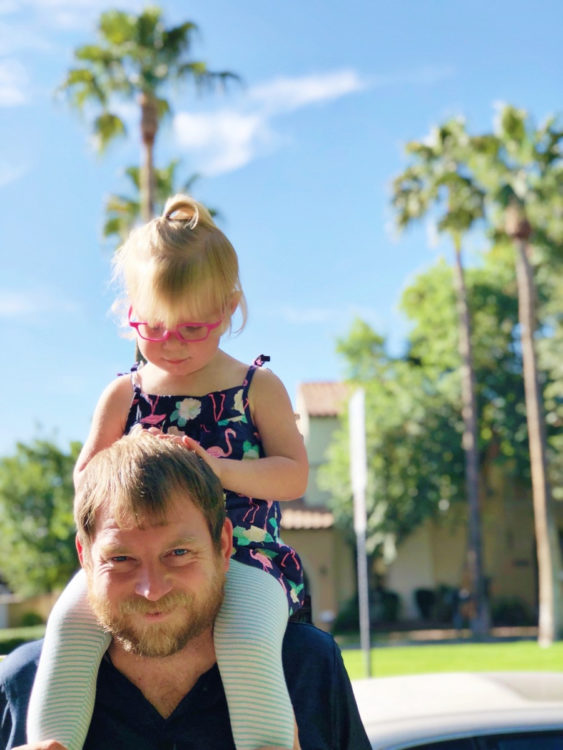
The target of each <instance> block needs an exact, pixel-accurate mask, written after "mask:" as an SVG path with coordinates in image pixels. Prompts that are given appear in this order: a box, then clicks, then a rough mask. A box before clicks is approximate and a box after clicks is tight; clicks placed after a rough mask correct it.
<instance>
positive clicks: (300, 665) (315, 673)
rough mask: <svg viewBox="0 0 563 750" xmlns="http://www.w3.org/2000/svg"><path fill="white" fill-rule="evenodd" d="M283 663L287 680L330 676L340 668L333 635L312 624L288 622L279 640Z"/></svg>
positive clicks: (338, 654)
mask: <svg viewBox="0 0 563 750" xmlns="http://www.w3.org/2000/svg"><path fill="white" fill-rule="evenodd" d="M283 665H284V670H285V673H286V678H287V679H288V683H291V680H292V678H294V677H297V676H299V679H300V681H301V680H303V679H304V678H305V679H311V680H313V681H315V680H316V679H317V678H318V679H320V680H323V679H325V680H326V679H332V677H334V676H336V675H338V674H339V673H340V672H341V671H342V669H343V664H342V657H341V654H340V649H339V648H338V646H337V644H336V642H335V640H334V638H333V637H332V636H331V635H330V634H329V633H325V631H324V630H319V629H318V628H316V627H315V626H314V625H310V624H308V623H303V622H290V623H288V626H287V630H286V632H285V637H284V641H283Z"/></svg>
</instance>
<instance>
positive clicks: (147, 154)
mask: <svg viewBox="0 0 563 750" xmlns="http://www.w3.org/2000/svg"><path fill="white" fill-rule="evenodd" d="M197 30H198V28H197V26H196V24H194V23H193V22H191V21H186V22H184V23H182V24H180V25H178V26H173V27H171V28H166V27H165V26H164V23H163V20H162V11H161V9H160V8H158V7H148V8H145V10H143V11H142V12H141V13H140V14H139V15H134V14H130V13H127V12H124V11H120V10H108V11H105V12H104V13H102V14H101V16H100V19H99V22H98V39H97V43H96V44H85V45H82V46H80V47H78V48H77V49H76V50H75V52H74V56H75V60H76V62H77V66H76V67H73V68H71V69H70V70H69V72H68V74H67V76H66V79H65V80H64V82H63V83H62V85H61V87H60V89H61V90H62V91H63V92H66V93H67V94H68V96H69V99H70V101H71V103H72V104H73V105H74V106H76V107H77V108H78V109H79V110H83V109H84V107H85V105H86V104H94V105H95V107H96V109H97V110H98V115H97V116H96V118H95V119H94V123H93V129H94V135H95V138H96V142H97V144H98V146H99V148H100V150H103V149H104V148H105V147H106V146H107V145H108V143H109V142H110V141H112V140H113V139H114V138H115V137H117V136H120V135H124V134H125V132H126V128H125V123H124V122H123V119H122V118H121V117H120V116H119V115H118V114H117V112H116V109H115V105H116V104H119V103H120V102H126V103H129V102H131V101H134V102H136V103H137V104H138V106H139V108H140V111H141V121H140V126H141V127H140V134H141V143H142V158H141V168H140V188H141V201H140V202H141V216H142V218H143V221H149V220H150V219H151V218H152V216H153V212H154V202H155V194H154V191H155V175H154V158H153V152H154V144H155V139H156V136H157V133H158V129H159V125H160V122H161V120H162V118H163V117H164V116H165V115H167V114H170V112H171V106H170V101H169V99H168V98H167V94H168V91H169V85H170V83H171V82H173V81H178V82H183V81H187V80H191V81H192V82H193V83H194V84H195V86H196V87H197V88H198V89H200V90H201V89H203V88H207V89H211V88H213V87H214V86H216V85H219V86H223V87H224V86H225V85H226V84H227V83H228V82H229V81H231V80H238V76H236V75H235V74H234V73H231V72H229V71H219V72H217V71H211V70H209V69H208V67H207V64H206V63H205V62H202V61H200V60H193V59H190V56H189V53H190V48H191V46H192V40H193V37H194V34H195V33H196V32H197Z"/></svg>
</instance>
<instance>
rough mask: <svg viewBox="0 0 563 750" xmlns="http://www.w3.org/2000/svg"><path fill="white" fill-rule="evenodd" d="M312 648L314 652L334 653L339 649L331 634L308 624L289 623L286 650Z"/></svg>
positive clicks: (286, 633)
mask: <svg viewBox="0 0 563 750" xmlns="http://www.w3.org/2000/svg"><path fill="white" fill-rule="evenodd" d="M295 648H298V649H300V650H301V649H303V648H310V649H312V650H313V651H314V652H320V653H325V654H327V655H328V654H332V653H334V649H335V648H338V647H337V646H336V643H335V641H334V638H333V637H332V636H331V635H330V633H326V632H325V631H324V630H319V628H317V627H315V626H314V625H311V624H310V623H307V622H289V623H288V625H287V630H286V631H285V638H284V649H295Z"/></svg>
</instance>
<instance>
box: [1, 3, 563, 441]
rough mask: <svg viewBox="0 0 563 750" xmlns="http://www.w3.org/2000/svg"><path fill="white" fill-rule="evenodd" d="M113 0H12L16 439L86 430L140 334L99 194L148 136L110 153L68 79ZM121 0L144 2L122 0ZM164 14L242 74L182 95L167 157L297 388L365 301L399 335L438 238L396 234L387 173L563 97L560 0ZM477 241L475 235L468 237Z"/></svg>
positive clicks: (180, 6) (257, 343)
mask: <svg viewBox="0 0 563 750" xmlns="http://www.w3.org/2000/svg"><path fill="white" fill-rule="evenodd" d="M113 5H114V3H110V2H104V1H103V0H0V143H1V144H2V145H1V150H0V206H1V208H0V213H1V224H0V259H1V266H0V269H1V274H0V324H1V330H2V331H3V333H4V339H3V342H2V352H3V354H2V368H1V372H2V393H3V399H2V401H3V404H2V419H1V421H0V453H2V454H6V453H10V452H11V451H12V450H13V447H14V444H15V442H16V440H23V441H27V440H29V439H31V438H32V437H33V436H34V435H38V434H41V435H43V436H47V437H49V438H54V439H56V440H57V441H58V442H59V443H60V444H62V445H64V444H66V442H67V441H68V440H69V439H79V440H83V439H84V438H85V436H86V434H87V431H88V425H89V421H90V417H91V414H92V410H93V408H94V405H95V403H96V400H97V398H98V395H99V393H100V391H101V389H102V388H103V387H104V385H105V384H106V383H107V382H108V381H109V380H110V379H111V378H112V377H113V376H114V375H115V374H116V373H117V372H120V371H123V370H125V369H127V368H128V366H129V365H130V363H131V360H132V346H131V342H129V341H127V340H125V339H123V338H120V336H119V333H118V330H117V328H116V326H115V323H114V321H113V319H112V318H111V317H110V316H109V315H108V310H109V307H110V304H111V301H112V293H111V290H109V289H108V286H107V280H108V277H109V259H110V257H111V248H110V247H108V246H104V244H103V242H102V240H101V226H102V220H103V203H104V198H105V196H107V195H108V193H110V192H120V191H123V190H124V189H125V183H124V181H123V177H122V169H123V167H125V166H127V165H130V164H135V163H138V154H139V143H138V133H137V129H138V128H137V119H138V114H137V111H136V109H135V108H131V109H129V110H127V109H124V110H122V112H123V114H124V116H125V117H126V118H127V120H128V122H129V123H130V135H131V138H130V139H129V140H128V141H125V140H123V141H121V142H118V143H116V144H115V145H114V146H112V147H111V148H110V150H109V152H108V153H107V154H106V155H105V156H104V157H99V156H97V155H96V154H95V152H94V151H93V149H92V148H91V145H90V142H89V130H88V126H87V121H85V120H84V121H81V119H80V117H79V116H78V115H77V114H76V113H73V112H72V111H71V110H70V108H69V107H68V106H67V105H65V104H64V102H60V101H57V100H56V99H55V98H54V97H53V90H54V89H55V87H56V86H57V84H59V83H60V82H61V81H62V79H63V78H64V75H65V71H66V69H67V67H68V66H69V65H70V64H71V62H72V52H73V49H74V47H75V46H77V45H79V44H82V43H85V42H88V41H91V40H92V39H93V29H94V25H95V21H96V18H97V16H98V14H99V13H100V11H101V10H103V9H106V8H108V7H112V6H113ZM115 5H116V7H119V8H122V9H131V10H137V11H138V10H140V9H141V8H142V7H143V5H144V4H143V3H140V2H135V1H133V0H122V2H121V3H116V4H115ZM161 5H162V7H163V8H164V11H165V15H166V20H167V23H168V24H169V25H171V24H175V23H179V22H182V21H184V20H187V19H189V20H192V21H195V22H196V23H197V24H198V25H199V26H200V30H201V33H200V35H199V37H198V39H197V41H196V43H195V45H194V49H193V54H194V58H201V59H204V60H205V61H206V62H207V63H208V64H209V66H210V68H211V69H215V70H222V69H229V70H232V71H235V72H237V73H238V74H240V75H241V76H242V77H243V79H244V81H245V86H244V87H243V88H239V87H232V88H231V89H230V91H229V92H228V93H227V94H226V95H219V94H217V95H211V96H206V97H198V96H196V94H195V93H194V91H193V90H191V89H189V88H187V89H186V88H183V89H179V90H178V91H176V92H175V93H174V94H173V102H174V107H175V110H174V114H175V117H174V119H172V120H170V121H169V122H168V124H167V125H166V126H165V127H164V128H163V129H162V132H161V133H160V138H159V141H158V144H157V150H156V161H157V164H160V165H164V164H166V163H167V162H168V161H170V160H171V159H172V158H181V159H182V160H183V161H182V163H183V174H185V176H186V177H187V176H189V175H190V174H191V173H193V172H195V171H198V172H200V173H201V174H202V175H204V177H203V179H202V180H201V181H200V183H199V184H198V186H197V190H196V191H195V192H196V195H197V197H199V198H200V199H201V200H203V201H204V202H207V203H208V204H209V205H211V206H213V207H217V208H219V209H220V210H221V212H222V214H223V217H224V219H223V221H222V223H221V226H222V228H223V229H224V231H225V232H226V233H227V234H228V235H229V237H230V238H231V240H232V241H233V243H234V245H235V247H236V248H237V251H238V253H239V257H240V262H241V269H242V281H243V286H244V288H245V291H246V294H247V297H248V302H249V309H250V319H249V323H248V326H247V328H246V329H245V331H244V332H243V333H242V334H241V335H240V336H239V337H237V338H232V339H226V340H225V341H224V347H225V349H226V350H227V351H229V352H230V353H232V354H233V355H234V356H237V357H239V358H240V359H243V360H245V361H249V362H250V361H252V359H253V358H254V357H255V356H256V355H257V354H259V353H261V352H264V353H268V354H270V355H271V357H272V363H271V364H272V369H273V370H274V371H275V372H277V373H278V375H280V377H281V378H282V379H283V380H284V382H285V383H286V386H287V388H288V391H289V393H290V395H291V396H292V398H294V396H295V392H296V389H297V385H298V383H299V382H302V381H312V380H332V379H338V378H339V377H341V376H342V373H343V366H342V363H341V362H340V361H339V359H338V357H337V355H336V353H335V340H336V338H337V337H338V336H342V335H345V334H346V332H347V330H348V329H349V327H350V324H351V322H352V320H353V319H354V317H355V316H361V317H363V318H364V319H366V320H368V321H369V322H370V323H371V324H372V325H373V326H374V327H375V328H376V329H377V330H378V331H379V332H381V333H383V334H385V335H387V336H388V337H389V340H390V343H391V345H392V347H393V348H394V349H395V350H399V349H400V347H401V342H402V340H403V338H404V334H405V330H406V324H405V321H404V319H403V318H402V317H401V316H400V315H399V313H398V312H397V309H396V307H397V302H398V300H399V297H400V294H401V291H402V289H403V288H404V287H405V286H406V285H407V284H408V283H409V280H411V279H412V278H413V275H415V274H416V273H417V272H419V271H421V270H423V269H424V268H426V267H428V266H429V265H431V264H432V263H433V262H434V261H435V259H436V257H437V255H439V254H443V253H448V252H449V248H448V246H447V244H445V243H444V244H437V243H436V242H435V239H434V232H433V231H432V226H431V225H430V224H428V225H426V226H421V227H420V228H419V229H416V230H413V231H409V232H408V233H407V234H406V235H403V236H402V237H401V238H399V239H398V238H397V237H396V236H395V235H394V232H393V230H392V215H391V210H390V206H389V184H390V181H391V179H392V177H393V176H394V175H395V174H397V173H398V172H400V171H401V170H402V169H403V168H404V167H405V159H404V157H403V154H402V145H403V144H404V143H405V142H406V141H407V140H410V139H415V138H422V137H423V136H425V135H426V134H427V133H428V131H429V129H430V128H431V127H432V125H434V124H436V123H438V122H440V121H442V120H443V119H445V118H447V117H450V116H453V115H460V114H463V115H465V116H466V118H467V121H468V126H469V128H470V130H473V131H484V130H486V129H489V128H491V126H492V121H493V117H494V112H495V106H497V105H498V102H501V101H506V102H510V103H511V104H514V105H516V106H519V107H523V108H526V109H528V110H529V111H530V112H531V113H532V114H533V115H534V117H535V119H536V120H537V121H538V122H539V121H541V120H543V118H544V117H546V116H547V115H548V114H550V113H553V112H558V111H560V110H561V94H562V89H563V86H562V84H563V73H562V71H563V45H562V44H561V28H562V26H563V5H562V4H561V3H560V2H559V0H551V1H550V0H538V2H535V3H530V2H529V0H510V1H508V0H495V2H491V1H490V0H472V2H470V3H469V2H457V1H456V0H417V1H415V0H411V1H410V2H407V1H405V0H396V2H392V3H390V2H383V1H381V2H380V1H379V0H348V1H347V2H346V3H344V2H336V0H324V2H323V1H321V0H305V2H304V1H303V0H285V2H283V3H282V2H274V1H273V0H237V2H233V0H193V1H192V2H189V3H188V2H181V1H180V0H165V2H163V3H161ZM478 250H479V239H478V238H472V240H471V243H470V247H469V262H471V254H472V253H476V252H477V251H478Z"/></svg>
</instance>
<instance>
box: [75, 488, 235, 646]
mask: <svg viewBox="0 0 563 750" xmlns="http://www.w3.org/2000/svg"><path fill="white" fill-rule="evenodd" d="M231 533H232V530H231V526H230V524H229V523H228V522H227V523H226V524H225V526H224V528H223V532H222V536H221V549H220V551H219V552H218V551H217V550H216V549H215V547H214V546H213V543H212V541H211V535H210V533H209V529H208V528H207V524H206V521H205V518H204V516H203V514H202V512H201V511H200V510H199V509H198V508H197V507H196V506H195V505H194V504H193V503H192V501H191V500H189V499H187V498H186V497H185V496H184V495H182V494H181V493H179V492H178V493H176V494H173V495H172V496H171V498H170V504H169V509H168V512H167V514H166V518H165V519H164V522H163V523H161V522H159V523H158V524H155V522H154V521H151V520H150V519H148V520H147V521H146V522H144V523H141V524H140V525H137V524H135V522H134V521H133V520H131V523H127V524H125V525H121V526H118V524H117V523H116V521H115V520H114V519H113V518H111V517H110V516H109V514H108V512H107V511H106V510H105V509H104V508H102V509H100V510H99V511H98V513H97V516H96V534H95V537H94V539H93V540H92V542H91V545H90V547H89V548H88V549H86V548H82V546H81V545H80V543H79V542H77V548H78V554H79V557H80V562H81V563H82V565H83V567H84V568H85V570H86V574H87V577H88V590H89V600H90V604H91V606H92V609H93V610H94V613H95V614H96V616H97V618H98V619H99V621H100V623H101V624H102V625H103V626H104V627H105V628H106V629H107V630H108V631H109V632H110V633H111V635H112V636H113V637H114V639H116V641H117V642H118V643H120V644H121V645H122V646H123V648H124V649H125V650H126V651H129V652H131V653H135V654H139V655H141V656H153V657H162V656H169V655H171V654H174V653H176V652H177V651H179V650H180V649H182V648H183V647H184V646H185V645H186V643H188V641H190V640H191V639H192V638H194V637H196V636H199V635H201V634H202V633H205V632H206V631H210V630H211V628H212V626H213V622H214V620H215V616H216V614H217V611H218V609H219V607H220V605H221V601H222V598H223V585H224V580H225V572H226V570H227V568H228V561H229V557H230V552H231Z"/></svg>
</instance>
